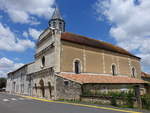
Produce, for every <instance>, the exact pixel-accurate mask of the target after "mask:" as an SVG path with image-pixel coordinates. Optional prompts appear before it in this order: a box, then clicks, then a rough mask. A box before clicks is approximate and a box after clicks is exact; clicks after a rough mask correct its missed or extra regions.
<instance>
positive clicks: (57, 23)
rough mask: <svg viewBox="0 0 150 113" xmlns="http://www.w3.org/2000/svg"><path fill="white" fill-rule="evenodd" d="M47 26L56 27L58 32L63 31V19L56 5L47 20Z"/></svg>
mask: <svg viewBox="0 0 150 113" xmlns="http://www.w3.org/2000/svg"><path fill="white" fill-rule="evenodd" d="M49 27H51V28H52V29H57V30H58V31H60V32H65V21H64V20H63V18H62V16H61V14H60V11H59V9H58V7H56V8H55V11H54V13H53V16H52V18H51V20H50V21H49Z"/></svg>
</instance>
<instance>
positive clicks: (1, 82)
mask: <svg viewBox="0 0 150 113" xmlns="http://www.w3.org/2000/svg"><path fill="white" fill-rule="evenodd" d="M6 82H7V79H6V78H4V77H2V78H0V89H1V88H5V87H6Z"/></svg>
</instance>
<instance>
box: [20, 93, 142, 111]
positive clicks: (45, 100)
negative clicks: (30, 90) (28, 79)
mask: <svg viewBox="0 0 150 113" xmlns="http://www.w3.org/2000/svg"><path fill="white" fill-rule="evenodd" d="M19 96H21V97H24V98H28V99H34V100H39V101H43V102H52V103H59V104H69V105H74V106H81V107H88V108H97V109H105V110H111V111H120V112H125V113H142V112H137V111H130V110H123V109H117V108H110V107H101V106H96V105H88V104H78V103H70V102H61V101H54V100H48V99H43V98H37V97H32V96H23V95H19Z"/></svg>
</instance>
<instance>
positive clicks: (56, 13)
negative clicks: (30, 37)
mask: <svg viewBox="0 0 150 113" xmlns="http://www.w3.org/2000/svg"><path fill="white" fill-rule="evenodd" d="M52 19H61V20H63V18H62V16H61V14H60V11H59V9H58V7H57V6H56V7H55V11H54V13H53V16H52Z"/></svg>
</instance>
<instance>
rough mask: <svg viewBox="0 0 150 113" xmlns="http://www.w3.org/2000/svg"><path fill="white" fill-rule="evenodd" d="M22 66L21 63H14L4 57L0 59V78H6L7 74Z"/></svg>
mask: <svg viewBox="0 0 150 113" xmlns="http://www.w3.org/2000/svg"><path fill="white" fill-rule="evenodd" d="M23 65H24V64H23V63H15V62H14V61H12V60H10V59H8V58H6V57H3V58H0V77H2V76H3V77H4V76H5V77H6V75H7V73H8V72H11V71H13V70H15V69H17V68H19V67H21V66H23Z"/></svg>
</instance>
